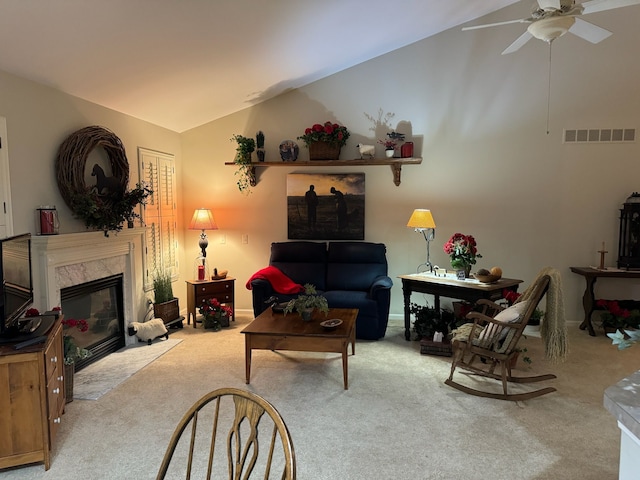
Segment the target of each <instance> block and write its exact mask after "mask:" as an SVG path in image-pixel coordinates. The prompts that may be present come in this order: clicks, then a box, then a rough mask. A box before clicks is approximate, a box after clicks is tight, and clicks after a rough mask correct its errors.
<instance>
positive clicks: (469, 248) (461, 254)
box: [444, 233, 482, 270]
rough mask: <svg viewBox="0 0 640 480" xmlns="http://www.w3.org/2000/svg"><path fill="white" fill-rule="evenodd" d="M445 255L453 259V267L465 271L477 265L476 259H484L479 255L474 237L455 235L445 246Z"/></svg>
mask: <svg viewBox="0 0 640 480" xmlns="http://www.w3.org/2000/svg"><path fill="white" fill-rule="evenodd" d="M444 253H446V254H447V255H449V257H450V258H451V266H452V267H453V268H455V269H456V270H463V269H466V268H467V267H471V265H475V263H476V258H482V255H480V254H479V253H478V248H477V244H476V239H475V238H473V236H472V235H464V234H462V233H455V234H453V235H452V236H451V238H450V239H449V240H448V241H447V243H445V244H444Z"/></svg>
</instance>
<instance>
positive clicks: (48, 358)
mask: <svg viewBox="0 0 640 480" xmlns="http://www.w3.org/2000/svg"><path fill="white" fill-rule="evenodd" d="M63 362H64V359H63V358H62V350H61V348H60V337H59V336H57V335H56V336H55V337H54V340H53V341H52V342H50V343H49V345H48V346H47V349H46V350H45V352H44V369H45V378H46V379H47V380H49V379H50V378H51V377H52V375H53V374H54V373H55V370H56V368H58V367H59V368H62V364H63Z"/></svg>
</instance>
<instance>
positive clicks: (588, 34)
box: [569, 17, 611, 43]
mask: <svg viewBox="0 0 640 480" xmlns="http://www.w3.org/2000/svg"><path fill="white" fill-rule="evenodd" d="M569 31H570V32H571V33H573V34H574V35H577V36H578V37H580V38H583V39H585V40H586V41H587V42H591V43H599V42H601V41H602V40H604V39H605V38H607V37H609V36H610V35H611V32H610V31H609V30H605V29H604V28H601V27H598V26H597V25H594V24H593V23H589V22H585V21H584V20H582V19H581V18H577V17H576V21H575V23H574V24H573V25H572V26H571V28H570V29H569Z"/></svg>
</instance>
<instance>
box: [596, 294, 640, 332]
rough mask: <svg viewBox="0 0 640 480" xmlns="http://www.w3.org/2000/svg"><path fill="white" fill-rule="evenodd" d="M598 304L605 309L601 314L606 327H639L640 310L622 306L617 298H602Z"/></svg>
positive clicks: (603, 324)
mask: <svg viewBox="0 0 640 480" xmlns="http://www.w3.org/2000/svg"><path fill="white" fill-rule="evenodd" d="M596 306H597V307H599V308H601V309H604V310H605V312H604V313H602V314H601V315H600V319H601V320H602V326H603V327H604V328H610V329H618V328H629V327H631V328H638V326H639V325H640V311H638V310H628V309H626V308H622V307H621V306H620V304H619V303H618V301H617V300H605V299H600V300H598V301H597V302H596Z"/></svg>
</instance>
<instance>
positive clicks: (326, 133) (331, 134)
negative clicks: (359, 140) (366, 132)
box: [298, 122, 351, 147]
mask: <svg viewBox="0 0 640 480" xmlns="http://www.w3.org/2000/svg"><path fill="white" fill-rule="evenodd" d="M350 135H351V134H350V133H349V130H347V127H344V126H342V125H338V124H337V123H331V122H324V124H319V123H316V124H314V125H313V126H311V127H309V128H306V129H305V131H304V135H301V136H299V137H298V140H302V141H303V142H304V143H305V145H307V146H309V144H311V143H315V142H327V143H330V144H332V145H338V146H340V147H342V146H344V144H345V143H347V139H348V138H349V136H350Z"/></svg>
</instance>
